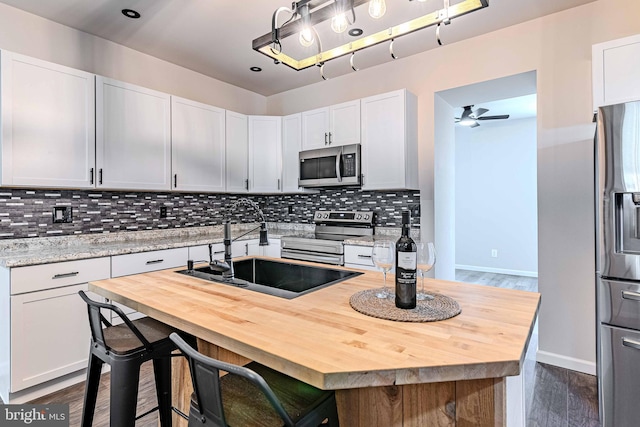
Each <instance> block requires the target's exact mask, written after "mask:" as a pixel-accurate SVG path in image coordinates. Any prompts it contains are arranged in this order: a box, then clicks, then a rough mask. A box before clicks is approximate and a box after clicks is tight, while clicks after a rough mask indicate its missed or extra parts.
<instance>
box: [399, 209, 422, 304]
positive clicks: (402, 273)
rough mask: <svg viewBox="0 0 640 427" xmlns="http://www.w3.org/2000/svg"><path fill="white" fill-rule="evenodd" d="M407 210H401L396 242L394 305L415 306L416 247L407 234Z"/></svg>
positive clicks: (408, 221) (408, 218)
mask: <svg viewBox="0 0 640 427" xmlns="http://www.w3.org/2000/svg"><path fill="white" fill-rule="evenodd" d="M410 221H411V219H410V217H409V211H404V212H402V235H401V236H400V238H399V239H398V242H397V243H396V307H398V308H407V309H409V308H415V307H416V277H417V274H416V270H417V252H418V248H417V246H416V243H415V242H414V241H413V239H412V238H411V237H410V236H409V225H410Z"/></svg>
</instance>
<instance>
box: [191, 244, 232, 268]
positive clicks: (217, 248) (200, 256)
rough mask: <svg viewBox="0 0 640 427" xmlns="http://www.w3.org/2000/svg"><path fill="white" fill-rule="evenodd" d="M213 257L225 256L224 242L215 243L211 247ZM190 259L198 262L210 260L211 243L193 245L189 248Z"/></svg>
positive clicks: (221, 257) (220, 257)
mask: <svg viewBox="0 0 640 427" xmlns="http://www.w3.org/2000/svg"><path fill="white" fill-rule="evenodd" d="M211 250H212V252H213V259H223V258H224V243H214V244H213V247H212V248H211ZM189 259H190V260H193V261H194V262H195V263H196V264H197V263H198V262H200V261H204V262H207V261H209V245H200V246H191V247H190V248H189Z"/></svg>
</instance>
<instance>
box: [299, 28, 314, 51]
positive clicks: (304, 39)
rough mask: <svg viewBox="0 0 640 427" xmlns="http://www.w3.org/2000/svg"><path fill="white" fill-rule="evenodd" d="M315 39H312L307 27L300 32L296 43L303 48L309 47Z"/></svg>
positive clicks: (311, 32) (311, 33)
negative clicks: (298, 42)
mask: <svg viewBox="0 0 640 427" xmlns="http://www.w3.org/2000/svg"><path fill="white" fill-rule="evenodd" d="M314 40H315V38H314V37H313V31H311V29H310V28H309V27H305V28H304V29H303V30H302V31H300V37H298V41H300V44H301V45H302V46H304V47H309V46H311V45H312V44H313V42H314Z"/></svg>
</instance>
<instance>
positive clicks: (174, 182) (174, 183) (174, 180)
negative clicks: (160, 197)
mask: <svg viewBox="0 0 640 427" xmlns="http://www.w3.org/2000/svg"><path fill="white" fill-rule="evenodd" d="M173 188H178V174H174V175H173Z"/></svg>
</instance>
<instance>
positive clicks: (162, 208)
mask: <svg viewBox="0 0 640 427" xmlns="http://www.w3.org/2000/svg"><path fill="white" fill-rule="evenodd" d="M166 217H167V207H166V206H160V218H166Z"/></svg>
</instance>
